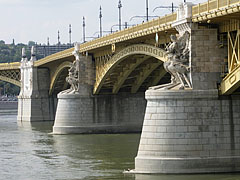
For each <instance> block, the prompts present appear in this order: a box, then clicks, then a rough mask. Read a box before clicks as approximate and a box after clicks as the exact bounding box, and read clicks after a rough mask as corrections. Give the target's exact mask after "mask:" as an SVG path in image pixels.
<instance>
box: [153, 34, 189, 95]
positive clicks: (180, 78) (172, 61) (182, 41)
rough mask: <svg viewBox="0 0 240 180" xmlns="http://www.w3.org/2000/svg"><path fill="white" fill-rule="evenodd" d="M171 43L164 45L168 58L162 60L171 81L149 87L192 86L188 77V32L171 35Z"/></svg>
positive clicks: (181, 87) (178, 87) (184, 87)
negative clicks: (180, 34)
mask: <svg viewBox="0 0 240 180" xmlns="http://www.w3.org/2000/svg"><path fill="white" fill-rule="evenodd" d="M170 38H171V41H172V42H171V43H170V44H169V45H168V46H167V47H166V51H167V56H168V60H167V61H166V62H164V64H163V66H164V69H165V70H166V71H167V72H168V73H169V74H170V75H171V82H170V83H168V84H163V85H159V86H154V87H150V88H149V89H154V90H155V89H172V88H177V89H186V88H192V84H191V82H190V80H189V78H188V76H189V72H190V66H189V51H190V49H189V41H190V33H189V32H188V31H185V33H184V34H183V35H182V36H179V37H177V36H176V35H171V36H170Z"/></svg>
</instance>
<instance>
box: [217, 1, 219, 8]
mask: <svg viewBox="0 0 240 180" xmlns="http://www.w3.org/2000/svg"><path fill="white" fill-rule="evenodd" d="M217 9H219V0H217Z"/></svg>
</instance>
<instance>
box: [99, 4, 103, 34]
mask: <svg viewBox="0 0 240 180" xmlns="http://www.w3.org/2000/svg"><path fill="white" fill-rule="evenodd" d="M99 10H100V12H99V20H100V22H99V23H100V31H99V32H100V37H102V7H101V6H100V9H99Z"/></svg>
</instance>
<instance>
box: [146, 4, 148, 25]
mask: <svg viewBox="0 0 240 180" xmlns="http://www.w3.org/2000/svg"><path fill="white" fill-rule="evenodd" d="M146 17H147V21H148V0H146Z"/></svg>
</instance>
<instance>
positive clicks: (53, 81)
mask: <svg viewBox="0 0 240 180" xmlns="http://www.w3.org/2000/svg"><path fill="white" fill-rule="evenodd" d="M71 64H72V63H71V62H69V61H65V62H63V63H62V64H60V65H59V66H58V67H57V69H56V70H55V72H54V74H53V75H52V76H51V83H50V88H49V94H50V95H51V94H52V93H53V91H54V89H55V85H56V82H57V80H58V78H59V76H60V75H61V73H62V72H63V70H65V69H67V68H70V67H71Z"/></svg>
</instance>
